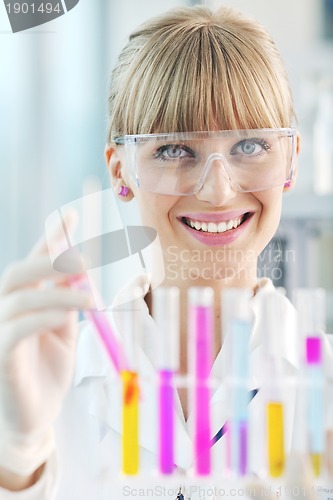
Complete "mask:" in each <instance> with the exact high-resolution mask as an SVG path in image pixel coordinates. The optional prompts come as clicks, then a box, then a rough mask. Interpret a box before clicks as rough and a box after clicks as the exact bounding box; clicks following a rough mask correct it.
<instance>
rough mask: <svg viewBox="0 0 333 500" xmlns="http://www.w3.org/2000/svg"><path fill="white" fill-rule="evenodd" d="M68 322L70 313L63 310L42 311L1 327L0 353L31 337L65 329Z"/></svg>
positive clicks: (21, 317)
mask: <svg viewBox="0 0 333 500" xmlns="http://www.w3.org/2000/svg"><path fill="white" fill-rule="evenodd" d="M67 322H68V312H67V311H64V310H61V309H52V310H47V311H41V312H37V313H34V314H28V315H25V316H20V317H18V318H17V319H15V320H13V321H8V322H6V323H3V324H2V325H1V335H0V352H1V354H2V355H3V354H4V353H6V352H9V351H10V350H11V349H12V348H14V347H15V346H16V345H17V344H18V343H19V342H20V341H21V340H22V339H24V338H26V337H28V336H29V335H41V334H44V333H46V332H47V331H52V332H53V330H54V329H56V328H60V327H63V326H64V325H65V324H66V323H67Z"/></svg>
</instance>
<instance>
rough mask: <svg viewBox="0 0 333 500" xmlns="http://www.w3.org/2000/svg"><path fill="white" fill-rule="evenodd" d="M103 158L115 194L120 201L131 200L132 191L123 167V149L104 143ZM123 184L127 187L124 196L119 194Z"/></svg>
mask: <svg viewBox="0 0 333 500" xmlns="http://www.w3.org/2000/svg"><path fill="white" fill-rule="evenodd" d="M120 147H121V146H120ZM104 158H105V163H106V166H107V169H108V171H109V174H110V180H111V184H112V187H113V190H114V192H115V195H116V196H117V197H118V198H119V199H121V200H122V201H130V200H132V198H133V197H134V193H133V191H132V189H131V188H130V186H129V184H130V182H129V179H128V174H127V172H126V169H125V159H124V154H123V151H120V150H119V149H118V147H117V146H116V145H114V144H112V145H110V144H106V146H105V148H104ZM124 186H126V187H128V192H127V194H126V196H124V195H121V194H120V193H121V191H122V189H121V188H122V187H124Z"/></svg>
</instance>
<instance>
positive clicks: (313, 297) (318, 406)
mask: <svg viewBox="0 0 333 500" xmlns="http://www.w3.org/2000/svg"><path fill="white" fill-rule="evenodd" d="M293 299H294V303H295V306H296V310H297V313H298V333H299V336H300V338H301V339H302V358H303V373H304V375H305V396H304V400H305V403H303V407H304V410H305V413H306V418H305V419H304V417H303V423H300V422H298V423H297V424H298V425H301V426H303V427H304V424H305V430H303V434H304V437H305V439H304V443H305V446H306V448H307V451H308V452H309V453H310V458H311V462H312V467H313V472H314V474H315V476H319V475H320V474H321V471H322V465H323V456H324V453H325V422H324V379H325V376H324V362H323V353H322V344H323V337H322V335H323V333H324V331H325V305H326V293H325V290H324V289H323V288H297V289H296V290H295V291H294V294H293Z"/></svg>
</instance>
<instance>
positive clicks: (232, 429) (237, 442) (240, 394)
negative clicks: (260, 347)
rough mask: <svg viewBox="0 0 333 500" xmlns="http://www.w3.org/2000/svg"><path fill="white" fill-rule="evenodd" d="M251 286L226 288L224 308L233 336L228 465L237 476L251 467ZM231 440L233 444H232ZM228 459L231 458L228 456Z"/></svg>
mask: <svg viewBox="0 0 333 500" xmlns="http://www.w3.org/2000/svg"><path fill="white" fill-rule="evenodd" d="M252 295H253V292H252V290H250V289H248V288H230V289H226V290H223V293H222V297H221V310H222V315H223V326H224V333H223V335H225V336H228V338H229V339H230V351H231V352H230V357H229V363H230V365H229V383H230V421H229V422H228V432H227V436H226V438H227V440H228V445H229V446H228V445H227V448H228V449H229V450H230V452H229V455H230V458H229V460H230V463H227V468H228V469H229V470H231V471H232V472H233V474H234V475H236V476H239V475H240V476H245V475H246V474H247V471H248V456H249V452H248V441H249V434H248V432H249V410H248V404H249V399H250V396H249V388H248V380H249V341H250V336H251V332H252V326H253V315H252V310H251V308H250V299H251V297H252ZM229 443H230V444H229ZM227 462H228V460H227Z"/></svg>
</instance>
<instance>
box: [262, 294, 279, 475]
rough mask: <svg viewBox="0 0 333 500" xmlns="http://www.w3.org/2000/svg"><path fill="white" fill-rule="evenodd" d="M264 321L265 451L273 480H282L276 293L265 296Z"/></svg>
mask: <svg viewBox="0 0 333 500" xmlns="http://www.w3.org/2000/svg"><path fill="white" fill-rule="evenodd" d="M260 300H261V302H262V316H263V317H262V320H263V328H264V331H265V335H264V338H263V349H264V356H265V359H264V361H265V372H266V373H265V381H264V383H265V392H266V443H267V444H266V451H267V466H268V472H269V474H270V476H271V477H279V476H281V475H282V474H283V472H284V469H285V418H284V413H285V410H284V404H283V394H282V393H283V391H282V386H283V383H284V382H285V380H284V378H285V377H284V374H283V367H282V359H281V357H280V356H279V354H278V353H279V346H278V344H279V341H280V340H279V339H280V332H279V325H280V321H281V314H282V310H281V296H279V294H276V293H275V292H267V293H263V294H261V296H260Z"/></svg>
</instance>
